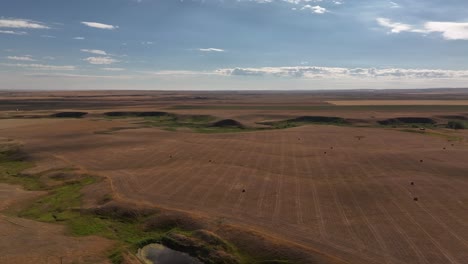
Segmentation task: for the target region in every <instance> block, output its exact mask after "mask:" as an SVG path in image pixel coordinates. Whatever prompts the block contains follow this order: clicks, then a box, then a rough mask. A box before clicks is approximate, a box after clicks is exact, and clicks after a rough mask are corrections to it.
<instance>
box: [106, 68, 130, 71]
mask: <svg viewBox="0 0 468 264" xmlns="http://www.w3.org/2000/svg"><path fill="white" fill-rule="evenodd" d="M101 70H104V71H125V69H124V68H101Z"/></svg>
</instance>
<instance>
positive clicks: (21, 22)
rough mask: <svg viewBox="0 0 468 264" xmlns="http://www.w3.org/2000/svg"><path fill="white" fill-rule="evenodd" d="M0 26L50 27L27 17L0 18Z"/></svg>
mask: <svg viewBox="0 0 468 264" xmlns="http://www.w3.org/2000/svg"><path fill="white" fill-rule="evenodd" d="M0 28H29V29H49V28H50V27H48V26H47V25H45V24H44V23H41V22H37V21H33V20H28V19H0Z"/></svg>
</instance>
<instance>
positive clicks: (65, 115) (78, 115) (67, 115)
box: [51, 112, 88, 118]
mask: <svg viewBox="0 0 468 264" xmlns="http://www.w3.org/2000/svg"><path fill="white" fill-rule="evenodd" d="M87 114H88V113H86V112H60V113H55V114H52V115H51V117H59V118H81V117H83V116H85V115H87Z"/></svg>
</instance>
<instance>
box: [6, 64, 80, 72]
mask: <svg viewBox="0 0 468 264" xmlns="http://www.w3.org/2000/svg"><path fill="white" fill-rule="evenodd" d="M0 65H3V66H9V67H20V68H28V69H32V70H48V71H72V70H75V69H76V67H75V66H69V65H65V66H56V65H45V64H11V63H2V64H0Z"/></svg>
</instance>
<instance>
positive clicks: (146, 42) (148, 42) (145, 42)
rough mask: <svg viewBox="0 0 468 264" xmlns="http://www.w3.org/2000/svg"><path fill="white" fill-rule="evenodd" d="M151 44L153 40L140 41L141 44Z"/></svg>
mask: <svg viewBox="0 0 468 264" xmlns="http://www.w3.org/2000/svg"><path fill="white" fill-rule="evenodd" d="M153 44H154V42H152V41H142V42H141V45H153Z"/></svg>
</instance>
